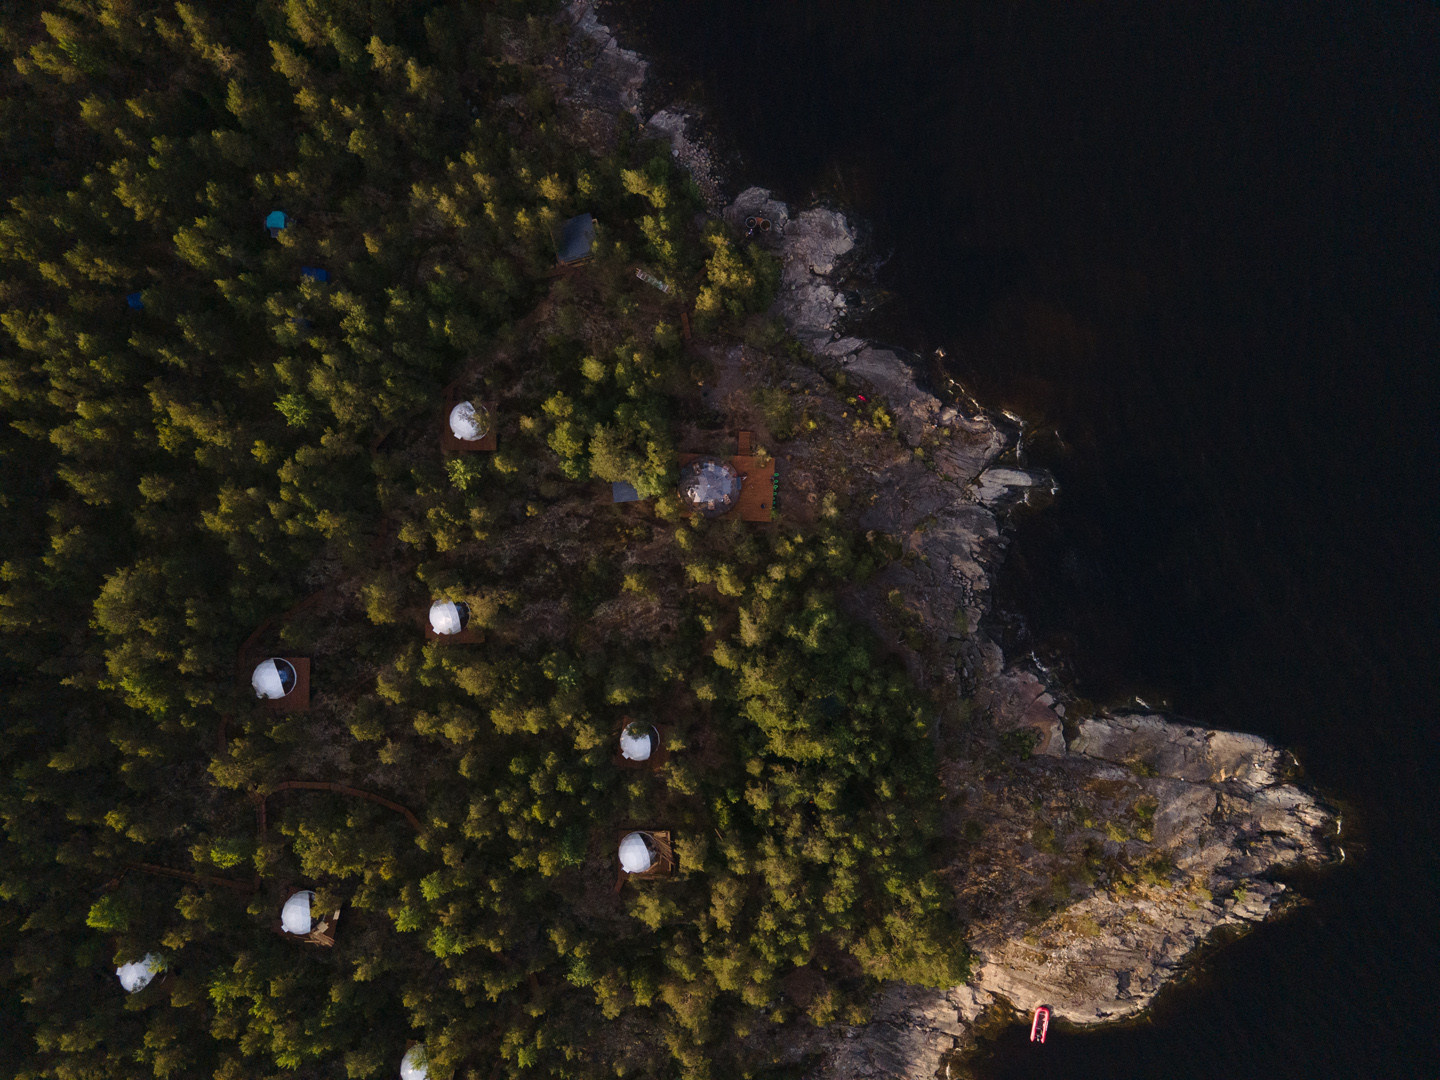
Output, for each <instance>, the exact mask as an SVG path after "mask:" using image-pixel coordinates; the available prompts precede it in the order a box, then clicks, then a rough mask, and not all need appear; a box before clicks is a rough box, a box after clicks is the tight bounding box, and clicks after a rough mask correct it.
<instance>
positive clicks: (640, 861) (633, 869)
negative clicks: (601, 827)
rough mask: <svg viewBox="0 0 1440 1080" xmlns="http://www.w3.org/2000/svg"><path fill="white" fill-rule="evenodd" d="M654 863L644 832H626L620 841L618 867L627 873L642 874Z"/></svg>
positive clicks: (653, 856) (653, 854) (652, 853)
mask: <svg viewBox="0 0 1440 1080" xmlns="http://www.w3.org/2000/svg"><path fill="white" fill-rule="evenodd" d="M654 865H655V853H654V852H653V851H651V850H650V844H649V842H648V841H647V840H646V839H645V834H644V833H638V832H632V833H627V834H626V836H625V838H624V839H623V840H621V841H620V869H621V870H624V871H625V872H626V873H627V874H643V873H645V871H646V870H649V869H650V867H652V866H654Z"/></svg>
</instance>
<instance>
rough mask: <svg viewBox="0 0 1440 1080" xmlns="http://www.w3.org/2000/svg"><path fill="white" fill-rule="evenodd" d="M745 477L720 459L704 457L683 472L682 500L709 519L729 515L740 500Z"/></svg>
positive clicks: (681, 471)
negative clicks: (737, 500) (742, 479)
mask: <svg viewBox="0 0 1440 1080" xmlns="http://www.w3.org/2000/svg"><path fill="white" fill-rule="evenodd" d="M741 483H742V481H741V477H740V474H739V472H737V471H736V469H735V467H734V466H733V465H731V464H730V463H729V462H726V461H721V460H720V459H719V458H713V457H701V458H696V459H695V460H694V461H691V462H689V463H688V464H686V465H685V466H684V467H682V468H681V470H680V497H681V498H682V499H683V500H684V501H685V503H686V505H687V506H690V507H691V508H692V509H695V510H698V511H700V513H702V514H704V515H705V516H706V517H718V516H719V515H721V514H725V513H728V512H729V511H730V510H732V509H733V508H734V506H735V500H736V499H738V498H739V497H740V487H741Z"/></svg>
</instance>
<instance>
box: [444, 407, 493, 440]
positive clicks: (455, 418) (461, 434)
mask: <svg viewBox="0 0 1440 1080" xmlns="http://www.w3.org/2000/svg"><path fill="white" fill-rule="evenodd" d="M450 434H452V435H454V436H455V438H457V439H460V440H462V441H463V442H479V441H480V440H481V439H483V438H485V436H486V435H489V434H490V410H489V409H487V408H486V407H485V406H484V405H476V404H475V403H474V402H473V401H462V402H460V404H459V405H456V406H455V407H454V408H453V409H451V410H450Z"/></svg>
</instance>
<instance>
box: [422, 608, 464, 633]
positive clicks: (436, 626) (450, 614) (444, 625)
mask: <svg viewBox="0 0 1440 1080" xmlns="http://www.w3.org/2000/svg"><path fill="white" fill-rule="evenodd" d="M469 621H470V606H469V605H468V604H465V603H461V602H459V601H455V600H436V601H435V603H433V604H431V605H430V629H431V630H434V631H435V633H437V634H458V633H460V631H462V630H464V629H465V626H466V624H467V623H469Z"/></svg>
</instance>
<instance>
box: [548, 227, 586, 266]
mask: <svg viewBox="0 0 1440 1080" xmlns="http://www.w3.org/2000/svg"><path fill="white" fill-rule="evenodd" d="M594 246H595V219H594V218H593V217H591V216H590V215H589V214H581V215H580V216H579V217H573V218H571V219H570V220H569V221H567V222H565V224H564V225H561V226H560V243H559V244H557V245H556V249H557V253H558V255H559V259H560V265H561V266H564V265H565V264H566V263H573V262H580V261H581V260H582V259H588V258H589V257H590V249H591V248H593V247H594Z"/></svg>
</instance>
